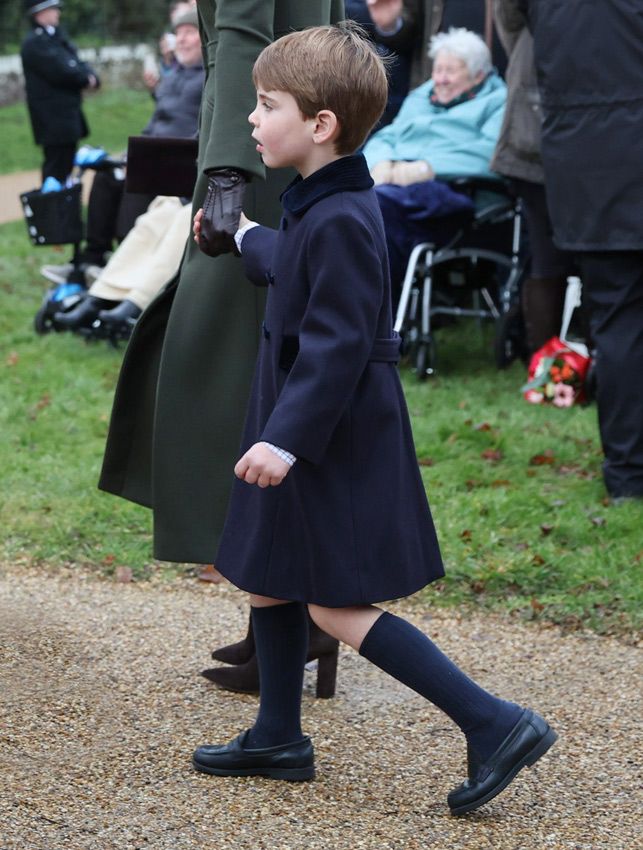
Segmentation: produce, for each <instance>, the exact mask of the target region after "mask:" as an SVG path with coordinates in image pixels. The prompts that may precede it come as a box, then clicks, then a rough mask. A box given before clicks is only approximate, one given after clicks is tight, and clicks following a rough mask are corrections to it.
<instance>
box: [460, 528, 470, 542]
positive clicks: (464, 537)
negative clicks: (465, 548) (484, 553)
mask: <svg viewBox="0 0 643 850" xmlns="http://www.w3.org/2000/svg"><path fill="white" fill-rule="evenodd" d="M460 538H461V539H462V540H471V529H469V528H465V529H464V531H461V532H460Z"/></svg>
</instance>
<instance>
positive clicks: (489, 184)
mask: <svg viewBox="0 0 643 850" xmlns="http://www.w3.org/2000/svg"><path fill="white" fill-rule="evenodd" d="M445 182H446V183H448V185H449V186H451V188H452V189H455V191H456V192H464V193H465V194H467V195H474V194H475V193H476V192H495V193H496V194H498V195H508V196H509V195H510V189H509V182H508V181H507V180H505V178H504V177H482V176H479V177H475V176H465V177H453V178H451V179H449V180H446V181H445Z"/></svg>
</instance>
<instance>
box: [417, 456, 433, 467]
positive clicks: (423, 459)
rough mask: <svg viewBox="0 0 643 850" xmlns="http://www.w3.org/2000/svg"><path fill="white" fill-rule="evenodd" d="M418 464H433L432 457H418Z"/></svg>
mask: <svg viewBox="0 0 643 850" xmlns="http://www.w3.org/2000/svg"><path fill="white" fill-rule="evenodd" d="M418 466H433V458H432V457H419V458H418Z"/></svg>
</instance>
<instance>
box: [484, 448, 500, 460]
mask: <svg viewBox="0 0 643 850" xmlns="http://www.w3.org/2000/svg"><path fill="white" fill-rule="evenodd" d="M480 457H481V458H484V460H490V461H498V460H502V452H501V451H500V449H485V450H484V451H483V452H481V454H480Z"/></svg>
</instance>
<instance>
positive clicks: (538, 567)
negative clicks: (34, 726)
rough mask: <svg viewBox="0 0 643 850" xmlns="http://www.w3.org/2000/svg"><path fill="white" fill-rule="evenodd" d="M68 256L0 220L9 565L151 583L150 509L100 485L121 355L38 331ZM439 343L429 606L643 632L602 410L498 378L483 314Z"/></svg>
mask: <svg viewBox="0 0 643 850" xmlns="http://www.w3.org/2000/svg"><path fill="white" fill-rule="evenodd" d="M67 256H68V249H67V248H65V249H62V250H58V251H57V250H55V249H51V248H41V249H34V248H32V247H31V245H30V244H29V242H28V240H27V237H26V232H25V227H24V224H23V223H22V222H15V223H12V224H9V225H4V226H3V227H0V338H1V339H2V351H1V352H0V374H1V376H2V378H1V381H0V422H1V425H2V435H3V439H2V440H1V441H0V470H1V472H0V476H1V480H0V527H2V529H3V532H4V533H3V535H2V541H1V542H0V558H2V559H5V560H7V559H20V560H26V561H29V560H35V561H38V562H41V563H44V564H46V565H51V566H52V567H54V566H55V565H57V564H60V563H61V562H72V563H79V564H83V565H89V566H91V567H92V568H94V569H96V570H99V571H105V572H107V573H109V572H111V571H112V570H114V568H115V567H117V566H119V565H128V566H130V567H132V568H133V570H134V573H135V575H136V576H139V577H143V576H146V575H149V574H150V573H151V572H154V571H164V570H167V569H168V567H167V566H165V565H159V564H154V563H153V562H152V561H151V556H150V551H151V534H150V532H151V521H150V514H149V512H148V511H147V510H145V509H143V508H140V507H137V506H135V505H132V504H129V503H127V502H124V501H122V500H120V499H115V498H113V497H111V496H108V495H106V494H104V493H100V492H99V491H98V490H97V489H96V480H97V477H98V472H99V468H100V463H101V457H102V450H103V446H104V440H105V435H106V431H107V424H108V417H109V413H110V407H111V400H112V394H113V390H114V385H115V381H116V377H117V374H118V370H119V365H120V361H121V357H122V351H115V350H113V349H110V348H109V347H107V346H106V345H105V344H93V345H88V344H86V343H85V342H83V341H82V340H81V339H79V338H78V337H75V336H72V335H69V334H50V335H47V336H41V337H39V336H37V335H36V334H35V333H34V332H33V330H32V320H33V316H34V314H35V312H36V310H37V308H38V306H39V304H40V301H41V298H42V295H43V292H44V290H45V283H44V281H43V280H42V279H41V278H40V276H39V274H38V267H39V266H40V265H41V264H42V263H44V262H62V261H63V260H64V259H66V258H67ZM437 341H438V354H439V362H440V372H439V374H438V376H437V377H435V378H434V379H432V380H430V381H427V382H426V383H424V384H419V383H418V382H417V381H416V379H415V376H414V375H413V373H412V372H411V371H410V370H408V369H404V368H403V369H402V377H403V381H404V385H405V389H406V393H407V398H408V403H409V407H410V410H411V415H412V419H413V425H414V430H415V437H416V443H417V453H418V458H419V460H420V464H421V469H422V474H423V476H424V480H425V482H426V486H427V492H428V494H429V499H430V502H431V505H432V508H433V512H434V516H435V521H436V525H437V527H438V533H439V535H440V540H441V543H442V548H443V554H444V558H445V562H446V567H447V573H448V577H447V579H446V580H444V581H443V582H440V583H438V584H434V585H433V586H432V587H430V588H428V589H427V590H426V591H424V593H425V594H426V599H427V600H431V601H432V604H444V605H452V604H460V605H463V604H464V605H472V606H476V607H485V608H487V607H488V608H495V609H503V610H506V611H510V612H512V613H513V614H514V615H515V616H522V617H527V618H532V619H533V618H538V619H548V620H552V621H555V622H558V623H562V624H564V625H566V626H568V627H570V628H574V627H577V626H581V625H586V626H590V627H592V628H594V629H596V630H598V631H601V632H618V633H622V634H625V633H628V632H630V631H631V630H632V629H635V628H638V627H640V611H641V587H642V582H641V568H642V562H643V535H641V528H642V527H643V504H642V503H640V502H630V503H623V504H621V505H618V506H612V505H610V504H609V502H608V501H607V499H606V498H605V492H604V489H603V484H602V480H601V472H600V465H601V451H600V445H599V441H598V433H597V427H596V409H595V408H594V407H587V408H583V407H577V408H572V409H567V410H558V409H554V408H551V407H542V408H540V407H534V406H531V405H529V404H527V403H526V402H524V401H523V400H522V398H521V396H520V394H519V391H518V389H519V387H520V385H521V383H522V381H523V379H524V373H525V370H524V368H523V366H522V365H521V364H518V363H516V364H514V365H513V366H512V367H511V368H510V369H509V370H507V371H506V372H499V371H497V370H496V369H495V367H494V365H493V358H492V355H491V350H490V345H491V341H490V339H489V336H488V334H487V335H485V336H483V335H481V334H480V333H479V332H478V331H477V329H476V327H475V325H473V324H471V323H462V324H460V325H457V326H452V327H448V328H444V329H443V330H441V331H438V333H437ZM390 567H391V569H395V565H394V564H392V565H390ZM173 569H174V568H173ZM179 569H182V568H179Z"/></svg>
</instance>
